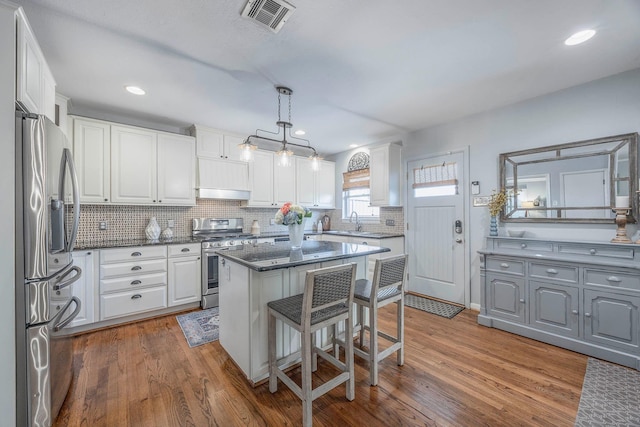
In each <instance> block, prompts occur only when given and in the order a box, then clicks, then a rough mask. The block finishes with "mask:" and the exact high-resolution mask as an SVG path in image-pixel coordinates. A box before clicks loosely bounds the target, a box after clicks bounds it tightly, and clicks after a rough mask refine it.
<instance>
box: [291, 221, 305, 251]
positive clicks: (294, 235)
mask: <svg viewBox="0 0 640 427" xmlns="http://www.w3.org/2000/svg"><path fill="white" fill-rule="evenodd" d="M305 219H306V218H302V224H290V225H289V243H290V244H291V249H299V248H300V247H302V240H303V239H304V221H305Z"/></svg>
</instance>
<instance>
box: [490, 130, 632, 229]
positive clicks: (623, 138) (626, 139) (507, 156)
mask: <svg viewBox="0 0 640 427" xmlns="http://www.w3.org/2000/svg"><path fill="white" fill-rule="evenodd" d="M615 141H620V143H621V144H624V143H626V144H628V145H629V200H630V202H631V203H630V205H631V206H630V208H631V210H630V212H629V215H628V216H627V223H635V222H636V217H637V216H638V193H637V192H638V133H627V134H622V135H616V136H608V137H604V138H596V139H588V140H584V141H576V142H570V143H566V144H557V145H549V146H546V147H539V148H532V149H527V150H519V151H511V152H508V153H502V154H500V185H501V188H506V189H508V188H510V187H511V188H512V187H513V186H514V185H517V182H518V175H517V165H518V162H517V159H514V158H515V157H517V156H523V155H530V154H540V153H544V152H549V154H550V155H549V160H543V161H556V160H563V159H572V158H577V157H588V156H589V155H593V156H596V155H609V156H610V157H612V156H613V153H615V151H617V150H603V151H599V152H594V153H588V154H586V155H581V154H579V155H569V156H566V157H563V156H562V155H561V152H562V150H566V149H572V148H579V147H585V146H592V145H597V144H606V143H611V142H615ZM554 152H555V153H554ZM553 157H557V159H553ZM507 163H510V164H511V165H512V167H513V170H514V173H513V177H509V179H511V180H513V182H514V184H513V185H507V176H506V173H507ZM609 164H610V165H612V164H613V159H612V158H610V160H609ZM613 174H614V168H613V167H609V194H610V198H609V200H610V202H611V203H614V202H612V201H614V200H615V196H616V192H615V185H616V180H615V179H614V176H613ZM510 197H514V195H511V196H510ZM574 209H575V208H574ZM547 210H551V211H553V210H554V209H547ZM500 221H501V222H530V223H542V222H547V223H549V222H551V223H583V224H584V223H588V224H594V223H615V215H614V216H612V217H611V218H557V217H555V218H554V217H541V218H533V217H524V218H513V217H511V216H507V213H506V206H505V207H503V208H502V210H501V211H500Z"/></svg>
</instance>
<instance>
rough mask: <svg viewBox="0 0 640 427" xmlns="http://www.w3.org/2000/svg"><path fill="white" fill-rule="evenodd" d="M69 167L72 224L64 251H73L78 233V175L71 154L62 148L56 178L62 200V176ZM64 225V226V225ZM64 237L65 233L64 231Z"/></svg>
mask: <svg viewBox="0 0 640 427" xmlns="http://www.w3.org/2000/svg"><path fill="white" fill-rule="evenodd" d="M67 167H69V175H70V176H71V187H72V191H73V226H72V229H71V236H70V237H69V240H68V241H67V247H66V252H71V251H73V247H74V246H75V244H76V236H77V235H78V226H79V225H80V191H79V190H78V175H77V174H76V166H75V164H74V163H73V156H72V155H71V151H70V150H69V149H68V148H65V149H64V150H62V160H61V162H60V177H59V180H58V194H59V197H60V198H62V199H63V200H64V194H65V193H64V190H65V188H64V184H65V182H64V181H65V180H64V176H65V171H66V168H67ZM65 227H66V226H65ZM65 238H66V233H65Z"/></svg>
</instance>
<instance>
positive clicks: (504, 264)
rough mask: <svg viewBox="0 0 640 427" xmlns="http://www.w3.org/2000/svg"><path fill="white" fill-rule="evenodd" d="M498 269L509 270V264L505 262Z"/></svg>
mask: <svg viewBox="0 0 640 427" xmlns="http://www.w3.org/2000/svg"><path fill="white" fill-rule="evenodd" d="M500 267H502V268H509V264H507V263H506V262H503V263H502V264H500Z"/></svg>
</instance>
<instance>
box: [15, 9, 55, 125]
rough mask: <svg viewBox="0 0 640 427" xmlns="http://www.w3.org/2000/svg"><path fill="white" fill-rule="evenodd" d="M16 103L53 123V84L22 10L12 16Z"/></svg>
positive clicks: (51, 76)
mask: <svg viewBox="0 0 640 427" xmlns="http://www.w3.org/2000/svg"><path fill="white" fill-rule="evenodd" d="M16 19H17V45H16V47H17V50H16V55H17V57H16V101H18V102H19V103H20V104H21V105H22V106H23V107H24V108H25V109H26V110H27V111H29V112H30V113H35V114H44V115H46V116H47V117H48V118H49V119H50V120H51V121H55V94H56V82H55V80H54V78H53V75H52V74H51V71H50V70H49V66H48V65H47V62H46V61H45V58H44V55H43V54H42V50H41V49H40V46H39V45H38V41H37V40H36V38H35V36H34V35H33V31H32V30H31V27H30V26H29V23H28V21H27V18H26V16H25V15H24V12H23V11H22V9H18V11H17V13H16Z"/></svg>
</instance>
